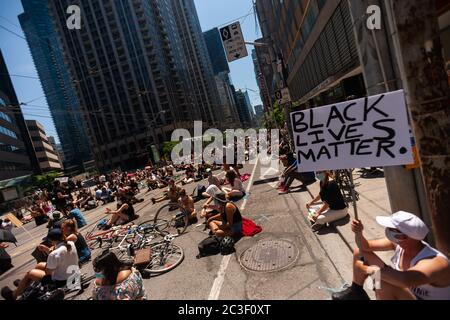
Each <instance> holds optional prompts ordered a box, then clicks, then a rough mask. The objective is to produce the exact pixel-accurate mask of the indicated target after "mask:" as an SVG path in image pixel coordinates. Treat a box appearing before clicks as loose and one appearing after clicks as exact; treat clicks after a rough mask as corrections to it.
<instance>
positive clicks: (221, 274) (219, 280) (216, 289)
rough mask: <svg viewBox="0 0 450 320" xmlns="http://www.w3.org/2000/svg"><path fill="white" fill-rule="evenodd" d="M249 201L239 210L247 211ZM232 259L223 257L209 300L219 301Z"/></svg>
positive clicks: (249, 183) (251, 179) (250, 184)
mask: <svg viewBox="0 0 450 320" xmlns="http://www.w3.org/2000/svg"><path fill="white" fill-rule="evenodd" d="M258 161H259V158H258V159H257V160H256V163H255V166H254V167H253V172H252V175H251V177H250V181H249V182H248V185H247V190H246V193H247V194H248V193H249V192H250V188H251V187H252V185H253V179H254V177H255V172H256V167H257V166H258ZM247 200H248V198H245V199H244V202H243V203H242V205H241V207H240V208H239V210H240V211H243V210H244V209H245V206H246V204H247ZM230 259H231V254H229V255H227V256H225V257H223V259H222V262H221V263H220V268H219V271H218V272H217V276H216V278H215V279H214V283H213V285H212V287H211V291H210V293H209V297H208V300H218V299H219V295H220V290H221V289H222V286H223V282H224V280H225V272H226V270H227V267H228V263H229V262H230Z"/></svg>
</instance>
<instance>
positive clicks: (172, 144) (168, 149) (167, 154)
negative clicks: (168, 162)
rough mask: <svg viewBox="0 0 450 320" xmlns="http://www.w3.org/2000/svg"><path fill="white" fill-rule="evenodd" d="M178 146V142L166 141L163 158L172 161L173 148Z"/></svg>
mask: <svg viewBox="0 0 450 320" xmlns="http://www.w3.org/2000/svg"><path fill="white" fill-rule="evenodd" d="M177 144H178V142H177V141H166V142H164V143H163V157H164V158H166V159H170V154H171V153H172V150H173V148H174V147H175V146H176V145H177Z"/></svg>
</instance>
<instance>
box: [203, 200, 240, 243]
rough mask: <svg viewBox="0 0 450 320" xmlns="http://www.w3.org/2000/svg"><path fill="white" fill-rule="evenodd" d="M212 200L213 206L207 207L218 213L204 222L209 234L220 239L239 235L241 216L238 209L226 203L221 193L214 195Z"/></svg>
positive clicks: (230, 203)
mask: <svg viewBox="0 0 450 320" xmlns="http://www.w3.org/2000/svg"><path fill="white" fill-rule="evenodd" d="M213 199H214V205H209V206H210V207H211V208H213V209H214V210H216V211H217V212H219V213H218V214H216V215H214V216H212V217H210V218H209V219H208V220H207V222H206V225H207V226H208V228H209V229H210V230H211V233H212V234H214V235H216V236H218V237H220V238H223V237H226V236H231V237H236V236H239V235H241V233H242V216H241V213H240V211H239V209H238V207H237V206H236V205H235V204H234V203H232V202H229V201H227V198H226V196H225V193H223V192H219V193H217V194H215V195H214V197H213Z"/></svg>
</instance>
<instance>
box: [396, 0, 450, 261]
mask: <svg viewBox="0 0 450 320" xmlns="http://www.w3.org/2000/svg"><path fill="white" fill-rule="evenodd" d="M389 2H392V9H393V16H394V19H396V25H397V29H398V39H399V43H400V47H401V52H402V59H403V67H404V70H405V74H406V83H405V84H404V85H405V87H406V88H407V90H408V100H409V103H408V107H409V112H410V116H411V121H412V125H413V130H414V134H415V137H416V142H417V148H418V152H419V158H420V167H421V171H422V174H423V181H424V184H425V190H426V194H427V199H428V208H429V211H430V216H431V220H432V225H433V231H434V237H435V241H436V246H437V248H438V249H439V250H440V251H442V252H443V253H445V254H446V255H447V256H450V232H449V231H450V230H449V229H450V213H449V211H448V207H449V206H448V204H449V199H450V180H449V176H450V165H449V164H450V139H449V133H450V107H449V106H450V90H449V85H448V78H447V74H446V72H445V69H444V59H443V56H442V45H441V40H440V37H439V25H438V19H437V16H436V3H435V1H422V0H408V1H389ZM412 39H413V40H414V41H411V40H412Z"/></svg>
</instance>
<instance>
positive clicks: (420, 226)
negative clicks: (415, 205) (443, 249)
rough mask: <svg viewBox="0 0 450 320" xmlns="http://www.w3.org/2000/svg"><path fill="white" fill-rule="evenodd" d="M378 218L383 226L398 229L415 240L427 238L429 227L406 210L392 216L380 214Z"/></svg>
mask: <svg viewBox="0 0 450 320" xmlns="http://www.w3.org/2000/svg"><path fill="white" fill-rule="evenodd" d="M376 220H377V222H378V224H380V225H382V226H383V227H385V228H392V229H398V230H399V231H400V232H401V233H403V234H405V235H407V236H408V237H410V238H411V239H415V240H423V239H425V237H426V236H427V234H428V232H429V229H428V227H427V226H426V225H425V223H424V222H423V221H422V220H421V219H420V218H418V217H417V216H415V215H414V214H412V213H409V212H405V211H398V212H396V213H394V214H393V215H392V216H390V217H383V216H378V217H376Z"/></svg>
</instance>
